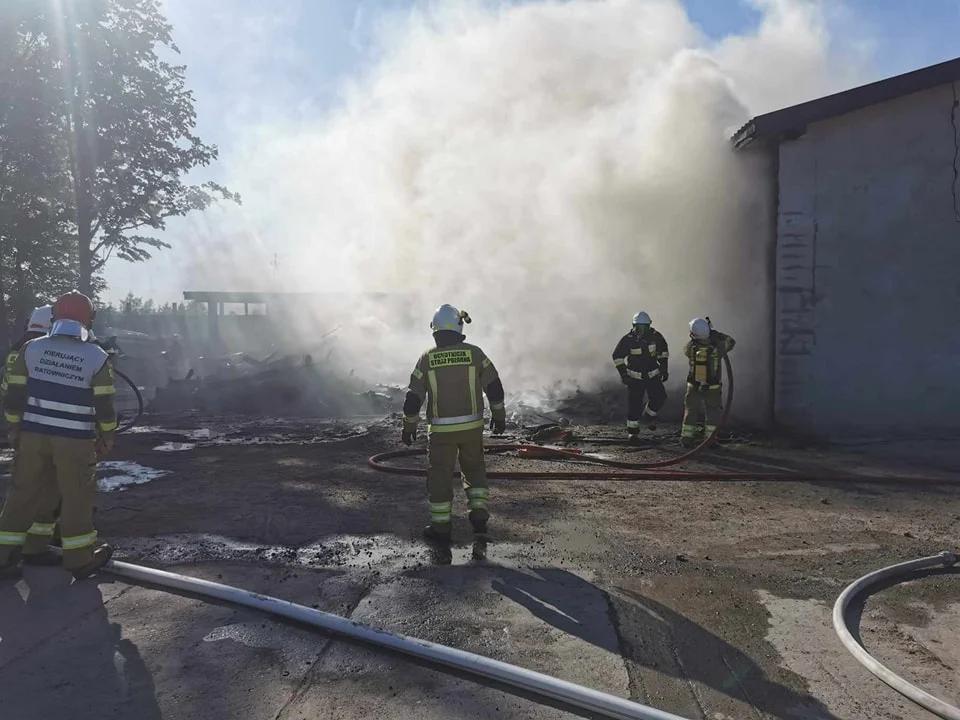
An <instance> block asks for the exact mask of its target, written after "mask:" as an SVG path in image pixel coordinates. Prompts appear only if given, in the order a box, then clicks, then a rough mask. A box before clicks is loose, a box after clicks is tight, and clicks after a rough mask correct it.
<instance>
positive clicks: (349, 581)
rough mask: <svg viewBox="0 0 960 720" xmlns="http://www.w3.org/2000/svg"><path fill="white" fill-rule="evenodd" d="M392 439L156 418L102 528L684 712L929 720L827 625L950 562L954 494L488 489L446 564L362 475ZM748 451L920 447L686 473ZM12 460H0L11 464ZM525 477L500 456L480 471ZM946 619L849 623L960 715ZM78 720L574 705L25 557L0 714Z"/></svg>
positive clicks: (117, 473) (951, 615) (393, 492)
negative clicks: (895, 572) (841, 602)
mask: <svg viewBox="0 0 960 720" xmlns="http://www.w3.org/2000/svg"><path fill="white" fill-rule="evenodd" d="M575 429H576V430H577V432H578V433H579V434H580V436H581V438H582V440H581V441H580V443H579V445H580V446H581V447H584V448H585V449H587V450H594V451H598V452H602V453H604V454H605V455H608V456H610V457H619V458H622V459H643V460H646V459H651V458H654V457H662V456H665V455H666V454H669V453H670V452H676V450H675V449H674V448H673V446H672V444H671V443H672V440H671V439H670V437H669V433H670V430H669V428H667V429H664V430H663V431H658V433H657V434H655V435H653V436H651V437H650V438H649V441H650V442H649V445H648V446H647V447H643V446H641V447H637V448H627V447H622V446H617V445H612V444H608V443H606V442H603V440H604V439H605V438H607V439H614V438H615V437H616V436H617V435H618V434H619V428H609V427H608V428H583V427H579V428H575ZM395 434H396V433H395V430H394V428H393V427H392V426H388V425H387V424H384V423H379V422H376V421H372V420H363V421H354V422H349V423H348V422H344V423H306V422H295V421H289V420H286V421H276V422H265V421H260V422H259V423H257V424H251V423H237V424H234V425H229V426H228V425H225V424H224V423H223V422H222V420H214V421H212V422H211V421H210V420H208V419H204V418H193V417H181V418H151V419H150V420H149V425H148V427H147V428H146V430H145V431H143V432H138V433H134V434H131V435H129V436H127V437H126V438H124V439H123V440H122V442H120V443H118V448H117V452H116V454H115V456H114V457H112V458H111V459H110V460H111V462H113V463H115V464H114V465H112V466H108V467H105V468H102V469H101V476H102V477H101V486H102V488H103V490H104V492H101V493H100V494H99V496H98V511H97V523H98V527H99V530H100V532H101V535H102V536H103V537H104V538H105V539H108V540H109V541H110V542H111V543H113V544H114V545H115V546H116V548H117V556H118V557H119V558H122V559H126V560H130V561H132V562H138V563H142V564H145V565H149V566H153V567H163V568H167V569H171V570H173V571H175V572H180V573H184V574H187V575H191V576H195V577H201V578H206V579H210V580H215V581H217V582H221V583H227V584H230V585H235V586H237V587H241V588H245V589H248V590H251V591H255V592H261V593H265V594H268V595H273V596H276V597H280V598H283V599H286V600H291V601H294V602H298V603H300V604H303V605H306V606H308V607H316V608H318V609H322V610H326V611H329V612H332V613H335V614H338V615H341V616H347V617H350V618H352V619H355V620H358V621H361V622H365V623H370V624H372V625H375V626H378V627H383V628H386V629H390V630H393V631H396V632H401V633H404V634H407V635H411V636H414V637H419V638H424V639H429V640H433V641H436V642H440V643H443V644H446V645H449V646H452V647H456V648H460V649H464V650H469V651H471V652H475V653H479V654H481V655H485V656H488V657H493V658H496V659H500V660H504V661H507V662H511V663H515V664H517V665H520V666H523V667H526V668H530V669H534V670H538V671H540V672H545V673H548V674H552V675H555V676H557V677H560V678H563V679H567V680H571V681H574V682H577V683H580V684H583V685H586V686H589V687H592V688H596V689H599V690H604V691H606V692H609V693H613V694H616V695H619V696H622V697H629V698H632V699H634V700H636V701H638V702H642V703H646V704H649V705H652V706H655V707H657V708H660V709H663V710H668V711H670V712H673V713H676V714H678V715H680V716H682V717H685V718H709V719H711V720H733V719H734V718H736V719H739V718H751V719H752V718H798V719H808V720H810V719H817V718H823V719H827V718H850V719H853V720H861V719H863V720H866V719H867V718H870V719H874V718H890V719H893V718H910V719H913V718H917V719H919V720H925V719H926V718H928V717H932V716H929V715H927V714H925V713H924V712H923V711H921V710H920V709H918V708H917V707H916V706H914V705H912V704H911V703H910V702H909V701H907V700H905V699H903V698H901V697H900V696H899V695H897V694H896V693H894V692H893V691H892V690H889V689H888V688H887V687H886V686H884V685H883V684H882V683H880V682H879V681H878V680H876V679H875V678H873V676H871V675H869V673H867V672H866V671H865V670H864V669H863V668H861V667H860V665H858V664H857V663H856V661H854V660H853V658H852V657H851V656H850V655H849V654H848V653H847V652H846V650H844V649H843V647H842V646H841V645H840V643H839V641H838V640H837V639H836V636H835V635H834V632H833V629H832V626H831V621H830V611H831V606H832V603H833V600H834V599H835V597H836V595H837V594H839V592H840V591H841V590H842V589H843V587H844V586H845V585H846V584H848V583H849V582H851V581H852V580H854V579H855V578H857V577H859V576H860V575H862V574H864V573H866V572H869V571H870V570H873V569H876V568H878V567H882V566H884V565H888V564H891V563H893V562H899V561H901V560H906V559H912V558H914V557H919V556H922V555H928V554H933V553H935V552H939V551H940V550H944V549H952V550H958V549H960V497H958V493H960V488H958V487H957V486H955V485H954V486H951V485H947V484H945V485H941V486H917V485H911V484H909V483H898V484H895V485H867V484H861V483H853V482H850V483H804V482H790V483H760V482H752V481H732V482H731V481H727V482H723V483H717V482H712V483H709V482H708V483H691V482H665V481H652V482H651V481H646V482H631V483H624V482H610V481H603V480H591V481H569V480H549V481H541V480H537V481H511V480H504V481H496V482H494V483H493V487H492V492H491V510H492V512H493V519H492V521H491V533H490V537H489V541H488V542H487V543H486V544H482V543H474V542H473V538H472V534H471V532H470V528H469V525H468V524H467V523H466V520H465V517H464V516H465V512H466V510H465V507H464V505H465V503H464V501H463V499H462V497H460V496H458V500H457V502H458V506H457V509H456V510H457V513H458V518H457V521H456V524H455V530H454V538H455V542H454V546H453V547H452V548H451V551H450V552H449V553H444V552H440V551H438V550H437V549H436V548H431V547H430V546H428V545H427V544H426V543H424V542H423V541H421V540H420V538H419V530H420V528H421V527H422V526H423V524H424V520H425V515H426V509H425V497H424V490H425V488H424V481H423V479H422V478H415V477H409V478H408V477H401V476H395V475H385V474H381V473H377V472H375V471H373V470H371V469H369V468H368V467H367V466H366V464H365V461H366V458H367V457H368V456H369V455H371V454H373V453H375V452H379V451H382V450H385V449H394V448H395V447H396V438H395ZM942 455H943V453H942V452H941V453H940V455H938V464H937V467H938V468H940V470H939V472H943V470H942V468H943V467H944V460H943V457H942ZM416 462H417V461H416V460H411V461H409V464H412V465H413V464H416ZM538 464H545V463H533V466H536V465H538ZM758 464H764V465H768V466H769V465H776V466H778V467H779V466H784V467H795V466H797V465H798V464H800V465H805V466H806V465H816V466H817V467H835V468H843V469H845V470H848V471H858V472H865V471H867V470H880V471H886V472H890V471H892V470H894V469H896V470H905V469H912V470H914V471H923V472H928V470H927V469H925V468H923V467H921V466H920V464H918V461H917V460H916V459H914V460H913V461H912V462H911V463H910V464H909V467H908V464H907V463H905V462H904V461H903V460H899V459H898V460H894V459H890V458H889V457H888V456H883V457H882V458H878V457H876V456H872V455H863V454H856V453H854V452H853V451H852V450H848V451H845V452H843V453H840V452H836V451H827V450H822V449H818V450H814V449H807V450H804V451H802V452H799V451H797V450H790V449H784V448H782V447H777V446H776V444H775V443H764V442H760V441H753V442H746V443H740V444H736V445H730V446H727V447H723V448H720V449H718V450H716V451H712V452H711V453H710V454H709V455H706V456H701V458H699V459H698V460H697V461H695V462H693V463H691V464H690V465H689V466H687V467H685V468H684V469H703V468H708V467H713V468H722V469H727V468H744V469H747V468H749V469H754V468H756V467H757V466H758ZM921 464H922V463H921ZM4 465H7V466H8V459H5V456H0V475H2V474H3V473H4V472H5V471H6V470H7V468H5V467H4ZM555 465H556V464H555V463H554V464H550V467H554V466H555ZM531 466H532V465H531V463H530V462H529V461H521V460H518V459H516V458H511V457H497V458H492V459H491V468H493V467H496V468H497V469H509V468H521V467H522V468H530V467H531ZM948 466H949V463H948ZM562 467H563V466H562V465H561V466H558V469H562ZM0 482H2V480H0ZM958 620H960V576H957V575H955V574H939V575H933V576H929V577H925V578H921V579H918V580H916V581H914V582H911V583H909V584H907V585H901V586H898V587H895V588H892V589H889V590H885V591H883V592H881V593H878V594H877V595H874V596H872V597H871V598H869V599H868V600H867V603H866V606H865V608H864V609H863V613H862V620H861V627H862V635H863V639H864V642H865V643H866V644H867V647H868V648H869V649H870V650H871V651H872V652H874V653H875V654H876V655H877V656H878V657H880V658H882V659H883V660H884V662H887V663H888V664H889V665H891V666H892V667H894V668H895V669H896V670H897V671H898V672H900V673H901V674H902V675H904V676H906V677H909V678H910V679H911V680H912V681H914V682H917V683H919V684H921V685H923V686H924V687H925V688H926V689H928V690H929V691H931V692H934V693H936V694H939V695H940V696H941V697H943V698H944V699H948V700H953V701H954V702H956V701H957V700H958V699H960V698H958V695H960V675H958V668H960V656H958V648H960V623H958V622H957V621H958ZM67 715H69V716H70V717H72V718H98V719H99V718H104V717H116V718H178V719H179V718H232V717H237V718H264V719H265V720H288V719H294V718H331V719H332V718H345V719H352V718H381V717H396V718H401V719H402V718H416V719H417V720H424V719H431V720H432V719H433V718H438V719H439V718H450V717H454V718H561V717H574V715H572V714H570V713H567V712H566V710H565V709H561V708H556V707H550V706H546V705H543V704H540V703H538V702H536V701H535V700H534V699H531V698H525V697H519V696H517V695H515V694H512V693H510V692H507V691H505V690H504V689H503V688H497V687H489V686H486V685H484V684H481V683H477V682H475V681H473V680H471V679H466V678H463V677H453V676H450V675H448V674H446V673H443V672H441V671H439V670H438V669H436V668H432V667H425V666H422V665H418V664H415V663H412V662H410V661H409V660H406V659H404V658H400V657H397V656H393V655H387V654H383V653H381V652H378V651H375V650H372V649H369V648H365V647H361V646H357V645H355V644H352V643H349V642H345V641H343V640H340V639H333V638H330V637H328V636H325V635H324V634H321V633H317V632H315V631H312V630H309V629H305V628H302V627H298V626H294V625H289V624H286V623H283V622H279V621H276V620H273V619H271V618H269V617H267V616H264V615H261V614H259V613H257V612H254V611H250V610H246V609H238V608H236V607H233V606H228V605H225V604H222V603H211V602H208V601H205V600H202V599H199V598H196V597H191V596H188V595H184V594H182V593H170V592H166V591H164V590H161V589H158V588H153V587H146V586H140V585H133V584H129V583H127V582H125V581H123V580H121V579H119V578H115V577H111V576H110V575H108V574H103V575H100V576H99V577H98V578H96V579H94V580H89V581H86V582H82V583H75V584H72V585H70V584H69V583H68V582H67V576H66V574H65V573H63V572H62V571H60V570H58V569H55V568H54V569H47V568H28V569H27V571H26V574H25V577H24V579H23V580H22V581H20V582H18V583H12V582H5V583H3V584H0V717H2V718H3V719H4V720H7V719H8V718H9V719H10V720H20V719H21V718H22V719H24V720H27V719H32V718H46V717H60V716H67Z"/></svg>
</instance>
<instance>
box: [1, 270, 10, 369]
mask: <svg viewBox="0 0 960 720" xmlns="http://www.w3.org/2000/svg"><path fill="white" fill-rule="evenodd" d="M9 317H10V316H9V308H8V307H7V295H6V286H5V283H4V281H3V268H0V350H3V351H4V352H6V350H7V348H8V347H10V346H11V345H12V344H13V339H12V338H11V337H10V321H9Z"/></svg>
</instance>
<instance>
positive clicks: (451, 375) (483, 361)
mask: <svg viewBox="0 0 960 720" xmlns="http://www.w3.org/2000/svg"><path fill="white" fill-rule="evenodd" d="M465 322H466V323H469V322H470V316H469V315H468V314H467V313H465V312H461V311H460V310H458V309H457V308H455V307H453V306H452V305H441V306H440V307H439V308H437V311H436V312H435V313H434V315H433V321H432V322H431V323H430V329H431V330H432V331H433V339H434V342H435V343H436V344H435V346H434V347H433V348H431V349H430V350H427V351H426V352H425V353H423V355H421V356H420V359H419V360H418V361H417V364H416V366H415V367H414V368H413V373H412V374H411V375H410V388H409V391H408V392H407V397H406V401H405V402H404V404H403V433H402V440H403V444H404V445H410V444H411V443H412V442H413V441H414V440H416V437H417V425H418V423H419V421H420V407H421V406H422V405H423V402H424V400H426V402H427V430H428V433H429V436H428V446H429V451H428V456H429V469H428V470H427V492H428V494H429V503H430V525H429V526H428V527H427V528H426V529H425V530H424V535H425V536H426V537H427V538H428V539H430V540H436V541H441V542H448V541H449V540H450V529H451V526H452V519H453V485H452V483H451V477H452V476H453V471H454V468H455V467H456V465H457V461H458V460H459V462H460V471H461V477H462V484H463V488H464V490H465V492H466V495H467V504H468V506H469V509H470V515H469V517H470V524H471V525H472V526H473V530H474V533H476V534H477V535H479V536H483V535H485V534H486V532H487V520H488V519H489V517H490V515H489V512H488V510H487V500H488V493H489V491H488V486H487V469H486V462H485V460H484V456H483V426H484V420H483V394H482V393H486V395H487V399H488V400H489V401H490V414H491V415H492V419H491V423H490V427H491V428H492V429H493V431H494V432H495V433H496V434H503V432H504V430H505V428H506V409H505V407H504V404H503V398H504V394H503V385H502V384H501V383H500V377H499V375H498V374H497V369H496V368H495V367H494V366H493V363H492V362H490V359H489V358H488V357H487V356H486V354H485V353H484V352H483V350H481V349H480V348H478V347H477V346H476V345H469V344H467V343H465V342H464V334H463V325H464V323H465Z"/></svg>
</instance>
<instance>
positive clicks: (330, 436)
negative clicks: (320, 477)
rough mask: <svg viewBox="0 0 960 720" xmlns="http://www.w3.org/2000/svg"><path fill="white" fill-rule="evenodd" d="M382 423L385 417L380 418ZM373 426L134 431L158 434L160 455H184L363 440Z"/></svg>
mask: <svg viewBox="0 0 960 720" xmlns="http://www.w3.org/2000/svg"><path fill="white" fill-rule="evenodd" d="M378 421H382V418H378ZM370 427H371V423H369V422H360V421H359V419H352V420H350V421H348V422H342V421H338V422H334V423H326V424H310V423H301V424H292V423H289V422H286V423H268V424H264V423H262V422H261V423H257V424H255V425H254V424H249V425H246V426H231V427H228V428H224V429H220V430H214V429H211V428H208V427H205V428H195V429H192V430H181V429H177V430H173V429H169V428H163V427H157V426H145V427H142V428H140V427H138V428H134V429H133V430H132V431H131V432H135V433H138V434H140V435H157V436H159V437H158V438H157V440H158V441H161V440H162V442H158V444H157V446H156V447H154V448H153V449H154V450H156V451H158V452H183V451H186V450H193V449H196V448H199V447H213V446H238V445H316V444H321V443H329V442H339V441H342V440H349V439H351V438H355V437H362V436H363V435H366V434H368V433H369V432H370Z"/></svg>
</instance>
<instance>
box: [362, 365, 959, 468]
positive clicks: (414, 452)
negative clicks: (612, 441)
mask: <svg viewBox="0 0 960 720" xmlns="http://www.w3.org/2000/svg"><path fill="white" fill-rule="evenodd" d="M722 357H723V365H724V370H725V373H726V376H727V397H726V402H724V405H723V411H722V413H721V415H720V420H719V421H718V422H717V426H716V427H715V428H714V430H713V432H712V433H711V434H710V435H709V436H708V437H706V438H704V440H703V441H702V442H701V443H700V444H699V445H697V446H696V447H694V448H692V449H690V450H688V451H687V452H685V453H683V454H682V455H678V456H676V457H672V458H667V459H665V460H656V461H653V462H646V463H628V462H620V461H617V460H605V459H603V458H598V457H592V456H590V455H580V454H578V453H573V452H570V451H568V450H561V449H559V448H547V447H542V446H539V445H529V444H497V445H487V446H486V447H485V448H484V450H485V452H486V453H488V454H494V453H502V452H509V451H513V450H521V449H524V448H531V449H532V448H535V449H536V452H537V453H538V454H539V455H540V456H541V457H543V456H544V455H546V456H550V457H552V458H553V459H556V460H576V461H580V462H588V463H592V464H594V465H603V466H605V467H609V468H617V470H562V471H557V470H506V471H498V470H494V471H488V472H487V477H488V478H495V479H501V480H506V479H510V480H621V481H629V480H692V481H697V482H704V481H721V480H764V481H783V482H797V481H808V482H809V481H838V480H842V481H848V482H859V483H916V484H933V485H954V484H960V479H955V478H946V477H929V476H926V477H925V476H912V475H906V476H904V475H889V476H888V475H853V474H850V473H839V472H835V471H832V472H827V473H810V472H805V471H803V472H801V471H796V470H774V471H761V472H740V471H736V472H732V471H727V472H718V471H715V470H701V471H689V470H687V471H681V470H669V471H664V470H660V469H659V468H666V467H670V466H671V465H678V464H680V463H682V462H686V461H688V460H691V459H693V458H694V457H695V456H696V455H698V454H699V453H700V452H702V451H703V450H704V449H706V448H707V447H708V446H709V445H710V444H711V443H712V442H713V440H714V438H715V437H716V436H717V433H718V432H719V431H720V428H721V427H723V425H724V424H725V423H726V421H727V418H728V417H729V416H730V408H731V406H732V405H733V387H734V386H733V367H732V366H731V365H730V358H729V357H728V356H727V355H726V353H724V354H723V355H722ZM426 454H427V450H426V448H411V449H401V450H390V451H388V452H382V453H378V454H376V455H373V456H372V457H370V458H368V459H367V464H368V465H369V466H370V467H371V468H373V469H374V470H377V471H378V472H382V473H389V474H391V475H406V476H410V477H422V476H424V475H426V472H427V471H426V470H425V469H422V468H411V467H398V466H396V465H389V464H388V462H389V461H390V460H395V459H397V458H406V457H416V456H419V455H426Z"/></svg>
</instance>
